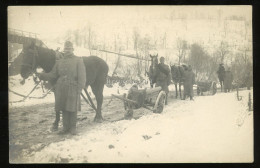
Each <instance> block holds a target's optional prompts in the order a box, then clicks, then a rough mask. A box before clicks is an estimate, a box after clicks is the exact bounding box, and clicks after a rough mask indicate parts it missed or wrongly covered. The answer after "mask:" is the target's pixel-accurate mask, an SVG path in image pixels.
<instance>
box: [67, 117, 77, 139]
mask: <svg viewBox="0 0 260 168" xmlns="http://www.w3.org/2000/svg"><path fill="white" fill-rule="evenodd" d="M69 116H70V117H69V120H70V129H69V130H70V134H71V135H76V134H77V130H76V125H77V112H69Z"/></svg>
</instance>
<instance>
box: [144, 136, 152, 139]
mask: <svg viewBox="0 0 260 168" xmlns="http://www.w3.org/2000/svg"><path fill="white" fill-rule="evenodd" d="M143 138H144V139H145V140H148V139H151V138H152V137H151V136H148V135H143Z"/></svg>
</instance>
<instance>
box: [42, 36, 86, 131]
mask: <svg viewBox="0 0 260 168" xmlns="http://www.w3.org/2000/svg"><path fill="white" fill-rule="evenodd" d="M73 51H74V49H73V44H72V43H71V42H70V41H66V42H65V44H64V55H63V59H61V60H59V61H57V62H56V64H55V65H54V67H53V69H52V71H51V72H49V73H41V74H38V76H39V78H40V79H42V80H51V79H54V80H55V79H57V83H56V85H55V109H56V110H57V111H62V119H63V130H62V131H61V132H60V134H65V133H69V132H70V133H71V134H72V135H75V134H76V122H77V111H80V93H81V91H82V89H83V88H84V87H85V84H86V70H85V65H84V63H83V60H82V58H81V57H76V56H75V55H74V54H73Z"/></svg>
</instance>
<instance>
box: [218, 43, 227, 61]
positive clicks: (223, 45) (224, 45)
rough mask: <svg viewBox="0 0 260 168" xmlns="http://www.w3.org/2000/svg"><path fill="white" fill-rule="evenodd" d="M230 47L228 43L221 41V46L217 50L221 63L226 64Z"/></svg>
mask: <svg viewBox="0 0 260 168" xmlns="http://www.w3.org/2000/svg"><path fill="white" fill-rule="evenodd" d="M229 52H230V51H229V46H228V43H227V42H224V41H221V42H220V46H219V47H218V49H217V53H218V55H219V57H220V61H221V62H224V60H225V58H226V56H227V54H228V53H229Z"/></svg>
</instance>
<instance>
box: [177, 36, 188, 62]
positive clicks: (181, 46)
mask: <svg viewBox="0 0 260 168" xmlns="http://www.w3.org/2000/svg"><path fill="white" fill-rule="evenodd" d="M176 44H177V50H178V58H179V65H180V64H181V62H182V61H185V56H186V51H187V49H188V44H187V41H186V40H181V39H179V38H178V39H177V43H176Z"/></svg>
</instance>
